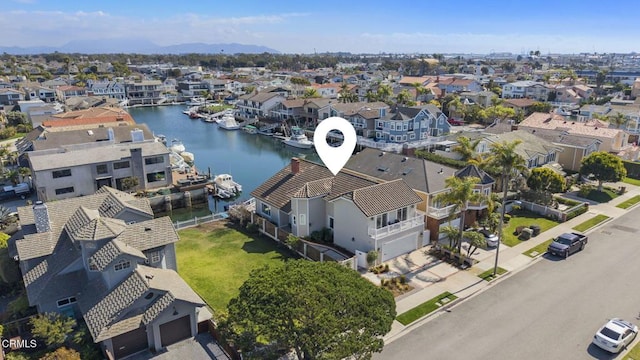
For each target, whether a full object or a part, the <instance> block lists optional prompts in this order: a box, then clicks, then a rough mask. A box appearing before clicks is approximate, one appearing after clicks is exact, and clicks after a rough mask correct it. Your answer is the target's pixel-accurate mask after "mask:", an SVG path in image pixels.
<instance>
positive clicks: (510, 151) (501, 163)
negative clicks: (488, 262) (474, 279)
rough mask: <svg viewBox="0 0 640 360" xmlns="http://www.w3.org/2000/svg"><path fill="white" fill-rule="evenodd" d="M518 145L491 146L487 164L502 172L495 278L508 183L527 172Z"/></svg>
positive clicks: (514, 142)
mask: <svg viewBox="0 0 640 360" xmlns="http://www.w3.org/2000/svg"><path fill="white" fill-rule="evenodd" d="M520 143H521V141H520V140H516V141H512V142H506V141H505V142H502V143H493V144H491V155H490V157H489V163H490V164H491V167H493V168H497V169H501V170H502V176H501V177H502V206H500V212H501V214H500V225H499V226H498V231H499V233H500V235H499V236H500V239H499V241H498V247H497V248H496V261H495V264H494V266H493V276H496V274H497V272H498V254H499V252H500V243H501V242H502V235H503V233H502V227H503V226H504V212H505V209H506V201H507V190H508V189H509V187H508V186H509V181H510V180H511V177H512V176H514V174H515V173H522V172H524V171H527V162H526V160H525V159H524V158H523V157H522V155H520V154H518V153H517V152H516V147H517V146H518V145H520Z"/></svg>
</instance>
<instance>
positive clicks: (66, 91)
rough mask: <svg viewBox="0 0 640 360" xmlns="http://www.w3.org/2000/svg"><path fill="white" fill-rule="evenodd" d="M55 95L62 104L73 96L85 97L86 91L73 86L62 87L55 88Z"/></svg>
mask: <svg viewBox="0 0 640 360" xmlns="http://www.w3.org/2000/svg"><path fill="white" fill-rule="evenodd" d="M56 95H57V96H58V100H59V101H62V102H64V101H66V100H67V99H69V98H71V97H74V96H86V95H87V89H86V88H83V87H80V86H75V85H63V86H58V87H57V88H56Z"/></svg>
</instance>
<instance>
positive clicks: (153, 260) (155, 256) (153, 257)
mask: <svg viewBox="0 0 640 360" xmlns="http://www.w3.org/2000/svg"><path fill="white" fill-rule="evenodd" d="M149 261H150V262H151V263H152V264H155V263H157V262H158V261H160V251H154V252H152V253H150V254H149Z"/></svg>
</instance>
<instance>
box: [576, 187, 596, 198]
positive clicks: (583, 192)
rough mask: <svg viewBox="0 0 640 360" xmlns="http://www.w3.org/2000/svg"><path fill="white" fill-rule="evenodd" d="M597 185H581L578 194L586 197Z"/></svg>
mask: <svg viewBox="0 0 640 360" xmlns="http://www.w3.org/2000/svg"><path fill="white" fill-rule="evenodd" d="M595 189H596V187H595V186H593V185H590V184H582V185H580V190H579V191H578V195H579V196H580V197H582V198H586V197H587V196H589V193H590V192H592V191H593V190H595Z"/></svg>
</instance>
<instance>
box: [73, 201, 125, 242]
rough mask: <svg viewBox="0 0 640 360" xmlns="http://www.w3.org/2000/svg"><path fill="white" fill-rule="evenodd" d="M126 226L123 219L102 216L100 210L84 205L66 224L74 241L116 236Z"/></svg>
mask: <svg viewBox="0 0 640 360" xmlns="http://www.w3.org/2000/svg"><path fill="white" fill-rule="evenodd" d="M125 228H126V224H125V222H124V221H123V220H120V219H113V218H107V217H101V216H100V212H99V211H98V210H93V209H87V208H86V207H84V206H80V207H79V208H78V210H77V211H76V212H75V214H73V215H72V216H71V217H70V218H69V220H68V221H67V223H66V224H65V226H64V229H65V230H66V231H67V234H68V235H69V237H70V238H71V239H72V240H73V241H80V240H101V239H109V238H114V237H116V236H118V235H119V234H120V233H122V231H124V229H125Z"/></svg>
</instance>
